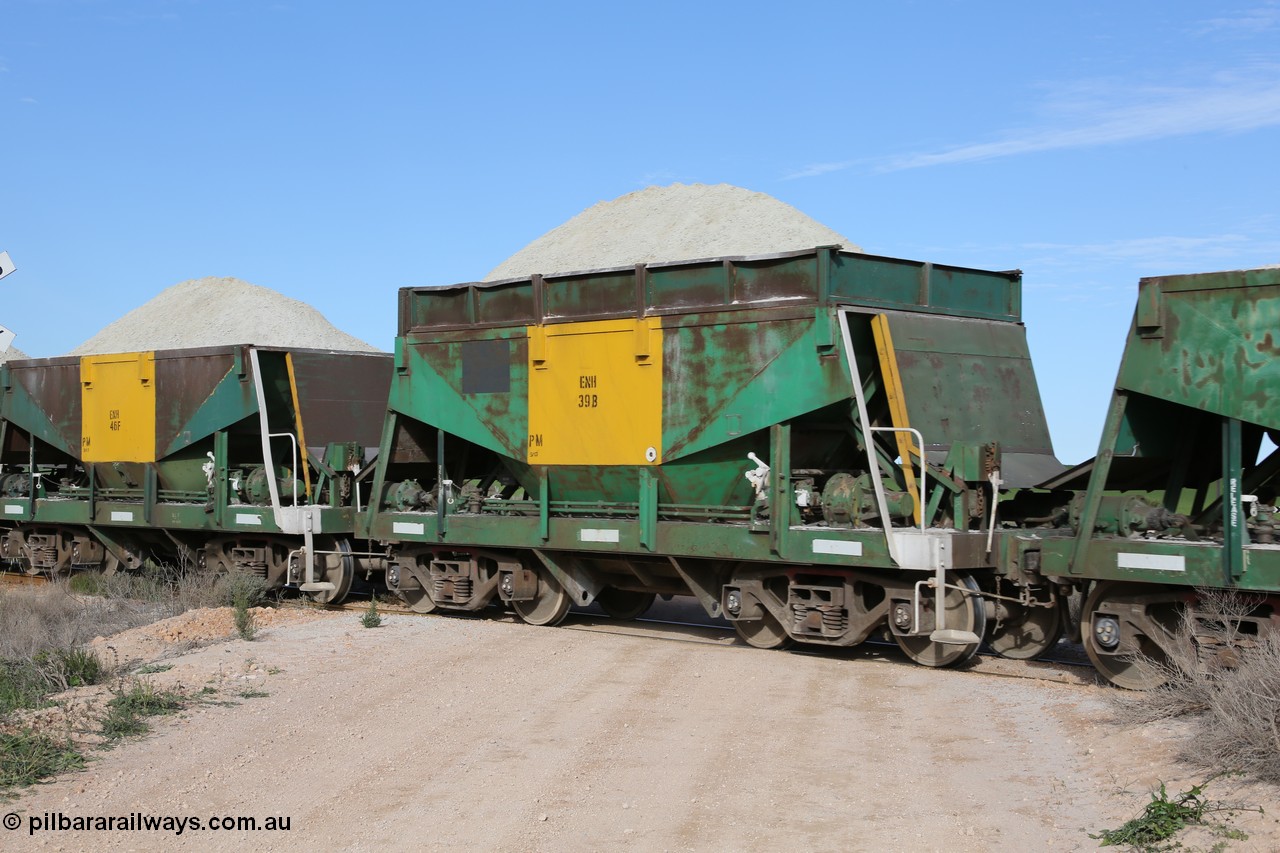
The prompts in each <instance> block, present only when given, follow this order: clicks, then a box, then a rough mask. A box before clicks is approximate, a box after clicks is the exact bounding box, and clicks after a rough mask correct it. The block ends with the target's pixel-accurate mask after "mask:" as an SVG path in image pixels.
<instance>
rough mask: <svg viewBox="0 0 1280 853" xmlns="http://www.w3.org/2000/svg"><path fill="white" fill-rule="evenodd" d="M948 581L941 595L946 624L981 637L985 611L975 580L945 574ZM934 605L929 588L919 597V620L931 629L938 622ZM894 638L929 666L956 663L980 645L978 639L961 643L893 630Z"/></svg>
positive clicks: (984, 629)
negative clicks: (938, 640)
mask: <svg viewBox="0 0 1280 853" xmlns="http://www.w3.org/2000/svg"><path fill="white" fill-rule="evenodd" d="M947 583H948V584H950V585H951V586H948V587H947V591H946V593H945V595H944V596H943V599H942V601H943V607H944V608H946V627H947V628H949V629H952V630H957V631H969V632H972V633H974V634H977V635H978V636H979V637H981V636H982V635H983V634H985V633H986V630H987V611H986V607H985V605H984V604H983V601H982V595H981V593H980V591H979V589H978V582H977V581H975V580H974V579H973V578H971V577H970V576H969V575H958V576H956V575H948V576H947ZM953 586H963V587H964V588H965V589H968V590H970V591H971V592H972V593H973V594H972V595H971V594H969V593H966V592H962V591H960V590H958V589H954V588H953ZM934 609H935V603H934V596H933V591H932V590H929V591H928V594H926V595H924V597H923V598H922V599H921V601H920V621H921V623H922V625H923V626H924V627H926V628H929V629H930V630H931V628H932V626H933V625H936V624H937V622H936V621H935V618H934ZM893 639H894V642H896V643H897V644H898V648H900V649H902V651H903V652H905V653H906V655H907V657H909V658H911V659H912V660H913V661H915V662H916V663H918V664H920V665H921V666H932V667H944V666H959V665H960V664H962V663H964V662H965V661H967V660H969V659H970V658H972V657H973V656H974V655H975V654H977V653H978V647H979V646H980V645H982V641H981V640H979V641H978V642H976V643H968V644H966V645H963V646H957V645H952V644H950V643H935V642H934V641H933V640H930V639H929V635H928V634H918V635H916V636H911V637H904V636H900V635H898V634H894V635H893Z"/></svg>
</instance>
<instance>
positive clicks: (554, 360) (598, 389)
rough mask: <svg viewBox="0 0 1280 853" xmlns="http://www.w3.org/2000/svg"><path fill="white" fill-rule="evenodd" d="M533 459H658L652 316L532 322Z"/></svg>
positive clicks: (658, 377)
mask: <svg viewBox="0 0 1280 853" xmlns="http://www.w3.org/2000/svg"><path fill="white" fill-rule="evenodd" d="M528 334H529V444H528V457H527V459H528V462H529V463H530V464H531V465H656V464H658V463H659V462H661V461H662V326H661V324H660V323H659V322H658V320H657V319H645V320H598V321H591V322H585V323H565V324H561V325H552V326H530V327H529V329H528Z"/></svg>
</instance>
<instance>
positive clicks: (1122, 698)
mask: <svg viewBox="0 0 1280 853" xmlns="http://www.w3.org/2000/svg"><path fill="white" fill-rule="evenodd" d="M1260 603H1261V602H1260V600H1259V599H1257V598H1256V597H1250V596H1247V595H1239V594H1234V593H1221V592H1210V593H1207V594H1205V595H1204V596H1203V598H1202V599H1201V605H1200V608H1199V610H1198V612H1197V614H1195V615H1194V616H1191V617H1189V618H1188V619H1186V620H1184V623H1183V625H1182V627H1181V634H1182V636H1181V637H1180V640H1181V642H1180V643H1179V645H1180V646H1182V647H1183V648H1185V649H1186V650H1187V651H1185V652H1183V653H1182V654H1180V655H1177V656H1175V659H1173V660H1172V661H1170V662H1169V663H1167V664H1155V663H1154V662H1153V663H1152V664H1151V665H1153V666H1161V667H1162V668H1164V669H1165V670H1166V671H1167V672H1168V675H1169V680H1168V681H1167V682H1166V683H1165V684H1164V686H1162V687H1159V688H1157V689H1155V690H1150V691H1147V692H1146V693H1139V694H1118V695H1117V701H1118V702H1119V707H1120V711H1121V715H1122V717H1124V718H1127V719H1130V720H1133V721H1135V722H1150V721H1154V720H1161V719H1171V718H1184V719H1187V720H1188V721H1189V722H1190V723H1191V732H1190V736H1189V737H1188V738H1187V740H1186V741H1185V742H1184V743H1183V744H1182V745H1181V753H1182V757H1183V758H1184V759H1185V760H1188V761H1191V762H1193V763H1195V764H1198V765H1200V766H1202V767H1206V768H1213V769H1217V770H1226V771H1228V772H1240V773H1244V774H1246V775H1248V776H1251V777H1253V778H1256V779H1260V780H1263V781H1268V782H1280V633H1277V632H1274V631H1273V632H1271V633H1270V635H1266V636H1262V637H1258V636H1255V635H1252V634H1249V633H1245V632H1242V630H1241V624H1242V623H1241V619H1242V618H1243V617H1246V616H1249V615H1250V614H1251V613H1254V612H1255V611H1256V609H1257V608H1258V606H1259V604H1260Z"/></svg>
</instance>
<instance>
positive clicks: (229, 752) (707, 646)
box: [0, 611, 1280, 853]
mask: <svg viewBox="0 0 1280 853" xmlns="http://www.w3.org/2000/svg"><path fill="white" fill-rule="evenodd" d="M177 620H178V621H171V622H169V623H161V624H160V625H157V626H148V627H146V628H140V629H135V630H133V631H130V632H126V633H125V634H123V635H119V636H117V637H114V638H110V639H108V640H104V641H100V642H99V645H102V646H106V645H110V646H111V647H112V649H113V650H114V651H113V652H112V653H113V654H115V655H118V656H119V658H120V659H121V660H122V661H125V662H128V661H134V662H136V663H135V664H134V668H135V669H136V667H137V665H139V664H141V663H144V662H149V661H156V660H161V661H163V664H164V665H171V667H172V668H170V669H167V670H165V671H163V672H157V673H154V674H150V675H145V676H141V677H144V678H147V679H151V680H153V681H154V682H155V683H156V684H157V685H158V686H162V687H172V686H180V687H181V688H182V689H184V690H186V691H187V692H188V693H189V694H191V695H192V696H193V697H195V698H193V701H192V703H191V705H190V706H189V707H188V709H187V710H186V711H185V712H183V713H182V714H180V715H178V716H176V717H167V718H153V721H154V731H153V732H152V733H151V734H150V735H148V736H146V737H144V738H142V739H139V740H134V741H130V742H128V743H125V744H122V745H120V746H117V747H116V748H115V749H113V750H111V751H106V752H96V753H95V754H96V756H97V757H96V758H95V759H94V760H93V762H92V763H91V764H90V766H89V768H88V769H87V770H85V771H82V772H78V773H71V774H67V775H65V776H63V777H61V778H59V779H57V780H55V781H54V782H52V783H50V784H46V785H41V786H39V787H37V788H33V789H30V790H29V791H28V792H26V793H25V794H23V795H22V796H21V797H19V798H18V799H16V800H14V801H12V802H10V803H8V804H0V811H2V812H11V813H13V814H16V815H17V816H18V819H20V820H21V825H20V827H19V828H18V829H16V830H13V831H0V845H2V846H3V847H4V849H6V850H23V849H38V848H39V849H51V850H81V849H90V848H92V849H110V850H152V849H173V848H180V849H199V850H208V849H214V850H221V849H227V850H230V849H241V848H243V847H244V846H245V845H246V844H248V845H252V848H254V849H259V850H291V849H300V848H303V847H306V848H311V849H351V850H381V849H429V850H437V849H439V850H444V849H455V848H463V847H466V848H472V849H481V850H502V851H506V850H511V851H525V850H537V851H541V850H547V851H552V850H555V851H561V850H583V851H586V850H612V849H630V850H638V851H641V850H643V851H647V850H670V851H680V850H699V851H700V850H747V851H757V850H758V851H772V850H780V849H797V850H813V851H828V850H829V851H862V850H866V851H948V853H954V851H987V850H1018V851H1022V850H1048V851H1070V850H1091V849H1096V848H1097V845H1098V842H1097V841H1096V840H1092V839H1090V838H1089V833H1091V832H1092V833H1097V832H1099V831H1101V830H1103V829H1108V828H1114V827H1117V826H1119V825H1120V824H1121V823H1123V822H1124V821H1125V820H1126V819H1128V818H1130V817H1133V816H1135V815H1137V814H1138V813H1139V812H1140V811H1141V809H1142V806H1143V805H1144V804H1145V803H1146V802H1147V801H1148V800H1149V798H1150V791H1151V790H1152V789H1153V788H1154V787H1157V786H1158V785H1159V783H1160V781H1165V782H1166V783H1167V784H1168V786H1169V790H1170V791H1171V792H1176V791H1180V790H1184V789H1185V788H1187V787H1189V786H1190V785H1191V784H1194V783H1196V782H1198V781H1201V780H1202V779H1203V778H1204V773H1203V771H1195V770H1192V769H1190V768H1186V767H1182V766H1179V765H1178V764H1177V763H1176V762H1175V761H1174V760H1173V759H1172V757H1171V755H1172V748H1171V745H1170V744H1171V741H1172V739H1173V738H1174V737H1175V736H1176V735H1177V731H1176V730H1175V729H1174V728H1172V727H1169V726H1163V725H1154V726H1145V727H1137V728H1134V727H1129V728H1124V727H1119V726H1117V725H1115V724H1113V723H1109V722H1107V720H1108V719H1109V718H1110V716H1111V711H1110V709H1109V706H1108V704H1107V701H1106V694H1107V693H1108V692H1109V691H1107V690H1106V689H1104V688H1100V687H1097V686H1093V685H1092V684H1088V683H1078V682H1083V681H1086V680H1087V678H1086V677H1084V676H1079V675H1077V676H1075V677H1074V678H1067V679H1066V680H1067V681H1068V682H1070V681H1074V682H1077V683H1057V682H1054V681H1049V680H1046V679H1047V677H1048V673H1046V677H1045V678H1041V679H1035V678H1025V677H1022V678H1011V677H1005V676H1001V675H994V674H985V673H984V672H983V671H968V672H952V671H934V670H927V669H924V668H920V667H917V666H914V665H912V664H910V663H908V662H907V661H906V660H905V659H903V658H902V657H901V656H899V655H897V654H896V653H895V652H893V651H892V650H879V651H874V650H873V651H870V652H867V651H861V650H857V651H851V652H845V653H841V654H795V653H785V652H764V651H759V650H756V649H750V648H747V647H745V646H742V645H739V644H735V643H733V642H732V640H731V639H730V638H729V637H726V636H724V635H723V634H721V633H716V632H714V631H708V630H706V629H700V628H693V627H680V626H670V625H643V626H641V625H635V624H627V623H616V622H612V621H610V620H607V619H605V618H603V617H600V616H594V615H590V614H574V615H571V616H570V618H569V620H568V621H567V623H566V627H562V628H559V629H551V628H534V627H529V626H526V625H523V624H520V623H518V622H516V621H514V620H513V619H510V618H506V619H504V618H494V617H491V616H490V617H416V616H408V615H390V616H387V617H386V622H385V624H384V626H383V627H381V628H378V629H374V630H369V629H365V628H363V627H361V625H360V623H359V614H357V613H350V612H345V613H336V614H315V613H314V612H301V613H298V612H295V613H294V614H293V615H288V614H285V615H273V616H271V617H269V618H264V619H262V620H261V621H262V622H263V627H262V629H261V631H260V633H259V636H258V638H257V639H255V640H254V641H252V642H245V641H243V640H239V639H223V640H219V641H216V642H212V643H211V644H208V645H203V646H200V647H198V648H194V649H190V648H189V645H190V642H191V641H192V640H199V639H201V638H202V637H208V636H217V637H226V636H227V635H228V634H230V633H231V629H230V617H229V615H228V614H227V613H226V612H225V611H222V612H203V613H198V614H195V615H192V614H187V615H186V616H183V617H177ZM182 620H185V621H182ZM154 668H157V667H153V669H154ZM984 669H987V668H986V667H982V666H980V667H978V670H984ZM995 669H997V670H998V669H999V668H998V667H997V668H995ZM201 691H203V693H202V692H201ZM1206 794H1207V795H1208V796H1210V797H1211V798H1213V799H1229V800H1236V801H1239V802H1242V803H1245V804H1248V805H1255V806H1256V805H1262V806H1264V807H1265V808H1266V814H1265V815H1257V814H1252V813H1242V814H1240V815H1239V816H1237V817H1236V818H1235V819H1234V821H1233V825H1234V826H1237V827H1239V828H1240V829H1242V830H1243V831H1245V832H1247V833H1248V834H1249V836H1250V837H1249V839H1248V840H1232V841H1229V842H1228V843H1227V845H1228V846H1227V848H1226V849H1228V850H1240V851H1255V850H1256V851H1271V850H1276V849H1280V822H1278V821H1277V818H1280V796H1278V795H1277V792H1276V791H1275V789H1272V788H1267V787H1261V786H1256V785H1255V786H1244V787H1240V786H1237V787H1232V785H1231V784H1228V782H1226V781H1223V780H1219V781H1217V782H1215V783H1213V786H1212V787H1211V789H1210V790H1207V791H1206ZM133 813H142V814H145V815H154V816H161V817H165V816H171V817H196V818H199V819H200V820H201V821H202V823H207V822H208V819H209V818H210V817H219V818H220V817H223V816H231V817H253V818H256V819H257V820H258V821H259V823H264V822H265V821H266V819H267V818H269V817H287V818H289V827H290V828H289V830H288V831H257V832H249V831H239V830H235V831H225V830H224V831H214V830H211V829H203V830H199V831H197V830H194V829H192V828H190V827H188V828H187V829H185V830H184V831H183V832H182V834H181V835H176V834H175V832H174V831H172V830H168V831H166V830H152V831H147V830H136V831H129V830H125V831H83V832H75V831H40V832H37V833H35V834H28V820H29V819H31V818H35V819H39V820H44V821H46V822H50V821H53V822H56V820H57V819H58V817H57V816H58V815H59V814H60V815H62V816H65V817H66V818H77V817H79V818H84V817H99V816H107V815H115V816H127V815H131V814H133ZM1217 841H1218V839H1216V838H1214V837H1212V836H1210V835H1209V834H1207V833H1204V832H1200V833H1199V834H1196V835H1191V836H1187V837H1186V838H1185V840H1184V844H1186V845H1187V846H1188V847H1189V848H1190V849H1203V850H1208V849H1210V848H1211V847H1212V846H1213V845H1214V844H1215V843H1217Z"/></svg>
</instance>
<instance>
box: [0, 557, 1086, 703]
mask: <svg viewBox="0 0 1280 853" xmlns="http://www.w3.org/2000/svg"><path fill="white" fill-rule="evenodd" d="M48 583H49V578H48V577H46V576H45V575H28V574H21V573H17V572H2V573H0V588H3V587H38V586H44V585H46V584H48ZM355 595H359V594H358V593H357V594H355ZM281 605H282V606H284V607H295V608H308V609H322V610H327V611H334V612H338V611H345V612H351V613H359V612H363V611H365V610H367V609H368V607H369V604H368V596H367V595H364V596H360V597H358V598H355V600H348V601H347V602H345V603H343V604H334V605H327V606H318V605H315V604H313V603H310V602H308V601H307V600H306V599H286V600H284V601H282V602H281ZM493 609H497V608H493ZM654 609H655V610H657V611H658V612H659V613H662V612H664V611H670V612H671V618H663V617H661V616H657V615H655V616H645V617H641V618H639V619H632V620H623V619H614V618H612V617H610V616H607V615H605V614H603V613H599V612H595V611H591V610H577V609H575V610H571V611H570V612H569V615H568V616H567V617H566V618H565V621H564V622H562V623H561V624H560V625H559V627H560V628H561V629H563V630H567V631H583V632H587V633H592V634H608V635H614V636H623V637H639V638H643V639H646V640H656V641H659V642H668V643H688V644H693V645H711V646H736V645H739V643H738V637H737V633H736V632H735V631H734V629H733V627H732V626H730V625H729V624H728V623H727V622H724V621H723V620H712V619H710V617H702V614H701V611H700V610H698V609H697V608H696V606H694V605H692V604H690V603H684V602H679V601H675V602H667V601H659V602H658V603H657V604H656V605H655V608H654ZM378 612H380V613H382V614H383V615H396V616H426V615H441V614H424V613H419V612H417V611H415V610H411V609H410V608H409V607H407V606H405V605H403V604H396V603H392V602H387V601H384V600H379V602H378ZM688 614H693V618H689V616H688ZM446 615H447V614H446ZM679 616H684V617H685V618H678V617H679ZM698 617H702V618H698ZM497 618H499V619H501V620H503V621H510V622H516V621H519V620H518V619H517V617H516V616H515V614H513V613H510V612H507V611H504V615H503V616H501V617H497ZM1070 648H1073V649H1074V647H1070ZM753 651H756V650H753ZM757 653H759V652H757ZM790 653H791V654H797V655H806V656H814V657H825V658H829V659H836V660H850V661H853V660H857V661H869V662H873V663H882V664H890V665H907V664H908V660H907V658H906V656H905V655H903V654H902V652H901V651H900V650H899V649H898V647H897V645H896V644H895V643H892V642H889V641H885V640H877V639H871V640H867V641H866V642H864V643H862V644H861V645H858V646H855V647H853V648H820V647H813V648H792V649H791V650H790ZM960 668H961V669H963V670H964V671H967V672H975V673H980V674H982V675H991V676H996V677H998V678H1022V679H1032V680H1036V681H1047V682H1053V683H1058V684H1072V685H1093V684H1098V683H1100V682H1099V679H1098V678H1097V676H1096V675H1095V673H1094V671H1093V668H1092V667H1091V666H1090V665H1089V663H1088V662H1087V660H1086V659H1085V658H1084V655H1083V653H1082V652H1081V653H1080V654H1079V655H1078V656H1071V655H1058V656H1047V657H1043V658H1037V659H1035V660H1028V661H1020V660H1011V659H1008V658H1002V657H1000V656H999V655H996V654H994V653H992V652H988V651H985V650H983V651H979V652H978V654H977V655H976V656H975V657H974V659H973V660H972V661H970V662H969V663H967V664H965V665H964V666H962V667H960Z"/></svg>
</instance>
